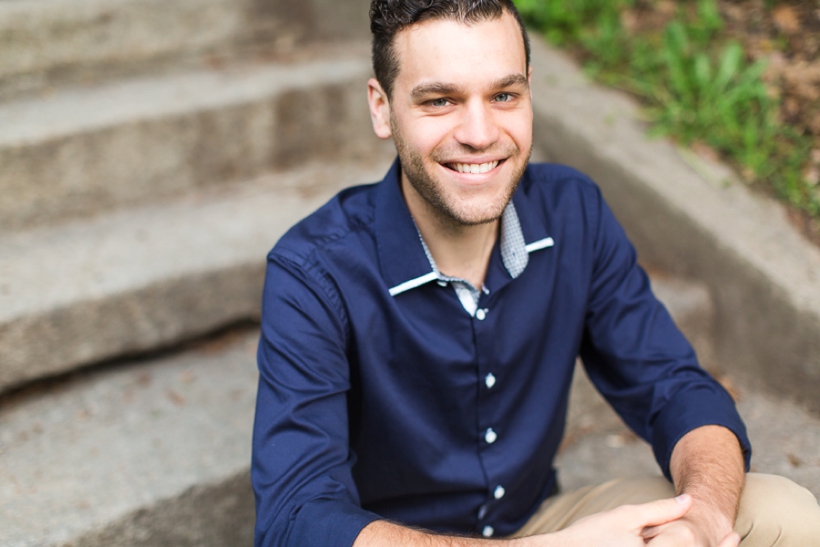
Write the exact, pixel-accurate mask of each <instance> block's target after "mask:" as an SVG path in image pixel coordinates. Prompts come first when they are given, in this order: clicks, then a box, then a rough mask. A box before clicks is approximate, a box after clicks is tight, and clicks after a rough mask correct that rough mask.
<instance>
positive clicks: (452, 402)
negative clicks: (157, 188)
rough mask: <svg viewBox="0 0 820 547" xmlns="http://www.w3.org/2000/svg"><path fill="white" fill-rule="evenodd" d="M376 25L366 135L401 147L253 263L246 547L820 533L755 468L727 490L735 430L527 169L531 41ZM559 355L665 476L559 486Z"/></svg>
mask: <svg viewBox="0 0 820 547" xmlns="http://www.w3.org/2000/svg"><path fill="white" fill-rule="evenodd" d="M371 28H372V30H373V32H374V41H373V58H374V69H375V73H376V78H375V79H372V80H370V82H369V84H368V100H369V103H370V109H371V115H372V120H373V126H374V129H375V131H376V134H377V135H378V136H379V137H381V138H383V139H387V138H392V139H393V140H394V141H395V144H396V148H397V151H398V156H399V159H398V161H397V162H396V163H395V164H394V166H393V167H392V169H391V170H390V172H389V173H388V174H387V176H386V177H385V179H384V180H383V181H382V182H381V183H380V184H377V185H371V186H362V187H356V188H352V189H348V190H346V191H344V192H342V193H341V194H339V195H338V196H337V197H336V198H334V199H333V200H332V201H331V202H330V203H328V204H327V205H326V206H324V207H323V208H321V209H320V210H319V211H317V212H316V213H314V214H313V215H312V216H310V217H309V218H308V219H306V220H304V221H302V222H301V223H299V224H298V225H297V226H296V227H294V228H293V229H292V230H291V231H290V232H289V233H288V234H286V235H285V236H284V237H283V238H282V239H281V240H280V242H279V243H278V244H277V245H276V247H275V248H274V250H273V251H271V254H270V255H269V257H268V272H267V277H266V285H265V292H264V297H263V320H262V336H261V341H260V347H259V368H260V381H259V395H258V401H257V414H256V423H255V430H254V457H253V468H252V480H253V484H254V489H255V493H256V500H257V528H256V544H257V545H260V546H262V545H264V546H272V545H305V546H319V545H323V546H324V545H332V546H336V545H338V546H345V547H347V546H350V545H355V546H356V547H380V546H393V545H407V546H417V545H418V546H431V547H435V546H465V547H466V546H473V545H475V546H482V545H493V544H495V543H501V542H504V541H510V542H512V543H516V544H519V545H521V546H533V547H535V546H544V547H548V546H556V547H557V546H562V547H564V546H566V547H568V546H590V545H607V546H615V547H621V546H633V545H645V544H648V545H652V546H653V547H671V546H682V547H691V546H698V547H734V546H736V545H738V543H739V542H740V541H741V537H743V538H744V539H743V546H744V547H751V546H759V545H810V544H816V538H818V537H820V531H818V523H820V518H818V515H820V512H818V509H817V504H816V501H815V500H814V498H813V496H812V495H811V494H809V493H808V492H806V491H805V490H802V489H800V488H799V487H797V486H796V485H793V484H792V483H789V482H787V481H785V480H783V479H778V478H775V477H768V476H758V475H751V476H750V477H749V480H748V484H747V487H746V493H745V494H743V497H742V498H741V493H742V491H743V487H744V481H745V480H746V474H745V471H746V469H747V468H748V463H749V458H750V446H749V442H748V439H747V437H746V433H745V429H744V426H743V423H742V421H741V420H740V418H739V416H738V415H737V412H736V410H735V407H734V404H733V402H732V401H731V398H730V397H729V396H728V395H727V394H726V392H725V391H724V390H723V389H722V388H721V387H720V386H719V385H718V384H717V383H716V382H715V381H714V380H713V379H712V378H710V377H709V376H708V375H707V374H706V373H705V372H704V371H703V370H702V369H700V367H699V366H698V365H697V362H696V359H695V356H694V353H693V352H692V350H691V347H690V346H689V345H688V343H687V342H686V341H685V340H684V339H683V337H682V336H681V335H680V334H679V332H678V331H677V329H676V328H675V326H674V324H673V323H672V320H671V319H670V317H669V315H668V314H667V313H666V311H665V310H664V308H663V307H662V306H661V305H660V304H659V303H658V302H657V301H656V300H655V298H654V297H653V296H652V294H651V291H650V289H649V284H648V280H647V278H646V275H645V274H644V273H643V272H642V270H641V269H640V268H639V267H638V266H637V265H636V263H635V253H634V250H633V249H632V247H631V245H630V244H629V242H628V241H627V240H626V237H625V235H624V233H623V231H622V230H621V228H620V227H619V226H618V224H617V222H616V221H615V219H614V217H613V216H612V213H611V212H610V211H609V209H608V208H607V206H606V204H605V203H604V202H603V200H602V198H601V196H600V193H599V191H598V189H597V187H596V186H595V185H594V184H593V183H592V182H591V181H589V180H588V179H587V178H586V177H584V176H583V175H581V174H579V173H577V172H576V171H573V170H571V169H569V168H566V167H560V166H555V165H528V161H529V155H530V150H531V147H532V108H531V96H530V87H529V82H530V78H531V71H530V68H529V46H528V43H527V38H526V33H525V31H524V28H523V26H522V25H521V22H520V19H519V18H518V15H517V12H516V11H515V8H514V7H513V6H512V4H511V3H510V2H509V1H507V0H373V3H372V7H371ZM579 354H580V355H581V357H582V358H583V360H584V364H585V366H586V368H587V370H588V373H589V375H590V377H591V379H592V380H593V382H594V383H595V384H596V386H597V387H598V389H599V390H600V391H601V392H602V393H603V394H604V396H606V397H607V399H608V400H609V401H610V403H611V404H612V405H613V406H614V408H615V409H616V410H617V411H618V412H619V413H620V414H621V416H622V417H623V418H624V420H625V421H626V422H627V424H629V426H630V427H632V428H633V429H634V430H635V431H636V432H637V433H638V434H640V435H641V436H642V437H644V438H645V439H647V440H648V441H649V442H650V443H651V444H652V447H653V450H654V452H655V455H656V457H657V459H658V463H659V464H660V466H661V469H662V470H663V472H664V474H665V475H666V477H667V478H669V479H671V480H672V481H673V483H674V486H673V484H672V483H669V482H666V481H665V480H663V479H661V478H657V479H646V480H640V481H616V482H612V483H607V484H605V485H601V486H599V487H594V488H589V489H585V490H583V491H580V492H571V493H566V494H560V495H556V494H557V491H558V486H557V480H556V477H555V472H554V471H553V468H552V460H553V457H554V455H555V453H556V451H557V448H558V445H559V443H560V440H561V436H562V433H563V425H564V419H565V412H566V405H567V398H568V391H569V385H570V381H571V376H572V371H573V366H574V362H575V358H576V356H577V355H579ZM676 494H680V495H679V496H678V497H677V498H675V497H674V496H675V495H676ZM653 500H654V501H653ZM766 503H768V504H769V505H768V506H766ZM627 504H631V505H627ZM761 507H766V511H762V510H761ZM738 510H740V515H739V516H738ZM763 513H765V514H763ZM736 520H737V522H736ZM794 522H797V523H798V525H795V524H793V523H794ZM733 528H734V529H735V530H736V532H735V531H733ZM499 537H514V539H509V540H504V539H496V538H499ZM778 541H779V543H778Z"/></svg>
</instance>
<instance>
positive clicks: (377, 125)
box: [367, 78, 393, 139]
mask: <svg viewBox="0 0 820 547" xmlns="http://www.w3.org/2000/svg"><path fill="white" fill-rule="evenodd" d="M367 102H368V104H369V105H370V119H371V121H372V122H373V131H375V133H376V136H377V137H379V138H380V139H389V138H390V137H391V136H392V134H393V132H392V131H391V130H390V102H389V101H388V100H387V93H385V92H384V89H382V86H381V84H379V81H378V80H376V78H370V80H368V82H367Z"/></svg>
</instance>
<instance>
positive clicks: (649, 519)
mask: <svg viewBox="0 0 820 547" xmlns="http://www.w3.org/2000/svg"><path fill="white" fill-rule="evenodd" d="M690 507H692V496H690V495H688V494H681V495H680V496H678V497H677V498H669V499H663V500H657V501H652V502H649V503H645V504H643V505H635V506H633V509H634V510H637V512H638V514H637V518H638V522H637V524H638V526H639V527H640V528H642V529H643V528H647V527H650V526H660V525H661V524H666V523H667V522H671V521H673V520H677V519H679V518H681V517H682V516H683V515H685V514H686V512H687V511H689V508H690ZM719 547H723V546H722V545H721V546H719Z"/></svg>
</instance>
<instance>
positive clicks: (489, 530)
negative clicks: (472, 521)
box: [481, 526, 495, 538]
mask: <svg viewBox="0 0 820 547" xmlns="http://www.w3.org/2000/svg"><path fill="white" fill-rule="evenodd" d="M494 533H495V530H493V527H492V526H485V527H484V529H483V530H482V531H481V535H482V536H484V537H485V538H491V537H493V534H494Z"/></svg>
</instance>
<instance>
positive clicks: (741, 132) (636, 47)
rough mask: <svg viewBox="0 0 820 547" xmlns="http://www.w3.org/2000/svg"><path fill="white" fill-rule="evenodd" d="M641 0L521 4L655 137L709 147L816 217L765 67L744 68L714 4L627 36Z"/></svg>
mask: <svg viewBox="0 0 820 547" xmlns="http://www.w3.org/2000/svg"><path fill="white" fill-rule="evenodd" d="M637 2H640V3H641V6H640V7H641V8H642V9H644V10H645V9H651V8H652V6H651V4H652V2H651V0H612V1H605V0H518V1H517V5H518V6H519V9H520V10H521V12H522V15H523V16H524V17H525V19H526V20H527V21H528V22H529V23H530V24H532V25H535V26H537V27H538V28H539V29H542V30H543V31H544V34H545V36H546V38H547V39H548V40H549V41H551V42H553V43H555V44H558V45H561V46H564V47H569V48H571V49H572V50H573V51H575V52H576V53H577V54H578V55H579V56H580V57H581V59H582V60H583V61H584V65H585V69H586V70H587V72H588V73H589V74H591V75H592V76H593V77H594V78H596V79H597V80H599V81H601V82H603V83H606V84H609V85H615V86H617V87H619V88H621V89H624V90H626V91H628V92H630V93H633V94H635V95H637V96H639V97H640V98H641V99H642V100H643V101H644V104H645V105H646V110H647V113H648V115H649V119H650V120H651V122H652V129H651V130H652V132H653V133H654V134H657V135H668V136H670V137H672V138H674V139H676V140H678V141H680V142H681V143H683V144H691V143H693V142H700V143H705V144H707V145H709V146H710V147H712V148H713V149H714V150H716V151H717V152H718V153H720V154H721V155H722V156H723V157H724V158H726V159H727V160H728V161H730V162H731V163H733V164H735V165H736V166H737V167H738V168H739V170H740V171H741V173H743V174H744V175H746V177H747V178H748V179H750V180H754V181H756V182H758V183H760V184H764V185H768V186H769V187H771V188H772V189H773V190H774V191H775V192H776V193H777V194H778V195H780V196H781V197H782V198H784V199H785V200H787V201H788V202H790V203H791V204H792V205H794V206H796V207H798V208H800V209H802V210H804V211H807V212H809V213H810V214H813V215H815V216H820V198H818V195H817V192H816V191H815V190H814V189H813V188H812V187H811V185H810V184H809V183H808V182H807V181H805V180H804V178H803V176H802V173H803V169H804V167H805V165H806V164H807V161H808V157H809V150H810V146H809V143H808V142H807V139H806V138H805V137H803V136H801V135H799V134H798V133H797V132H796V131H795V130H794V129H793V128H791V127H789V126H787V125H784V124H782V123H780V121H779V118H778V113H779V111H780V104H779V101H778V99H777V98H775V97H773V96H772V94H771V93H770V91H769V89H768V88H767V86H766V84H765V82H764V80H763V74H764V72H765V70H766V66H765V64H764V63H762V62H750V61H749V60H747V58H746V55H745V52H744V51H743V48H742V47H741V45H740V44H738V43H737V42H733V41H729V40H728V39H727V38H726V37H725V32H724V30H725V29H724V22H723V19H722V18H721V15H720V12H719V10H718V6H717V3H716V0H698V1H697V2H681V3H680V4H679V6H678V8H677V12H676V14H675V17H674V18H673V19H672V20H671V21H670V22H668V24H666V25H665V27H664V28H662V29H661V30H658V29H649V30H646V31H643V32H638V33H636V34H631V33H630V32H628V31H627V29H625V28H624V25H623V24H622V16H623V15H624V13H625V12H626V10H630V9H634V8H636V7H639V6H637Z"/></svg>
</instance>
